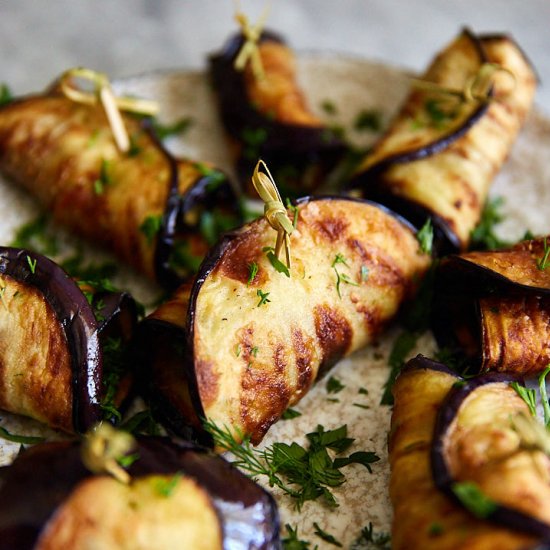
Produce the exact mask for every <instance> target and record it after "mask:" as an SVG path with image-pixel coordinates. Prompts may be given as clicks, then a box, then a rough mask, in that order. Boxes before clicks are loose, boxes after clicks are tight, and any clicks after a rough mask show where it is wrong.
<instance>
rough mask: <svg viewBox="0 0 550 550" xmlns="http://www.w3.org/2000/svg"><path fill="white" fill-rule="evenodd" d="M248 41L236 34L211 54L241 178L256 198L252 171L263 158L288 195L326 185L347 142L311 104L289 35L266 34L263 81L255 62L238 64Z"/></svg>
mask: <svg viewBox="0 0 550 550" xmlns="http://www.w3.org/2000/svg"><path fill="white" fill-rule="evenodd" d="M243 42H244V38H243V36H242V35H235V36H233V37H232V38H231V39H229V40H228V42H227V44H226V45H225V47H224V48H223V50H222V51H221V52H219V53H216V54H215V55H212V56H211V57H210V75H211V78H212V82H213V85H214V89H215V91H216V94H217V99H218V104H219V110H220V114H221V119H222V122H223V124H224V127H225V130H226V132H227V134H228V137H229V139H230V141H231V146H232V149H233V150H234V154H235V156H236V168H237V173H238V175H239V178H240V180H241V182H242V183H243V186H245V187H246V191H247V193H249V194H251V195H252V196H255V195H256V193H255V191H254V188H253V187H252V185H251V183H250V174H252V172H253V170H254V166H255V165H256V162H257V160H258V158H262V159H263V160H264V161H265V162H266V163H267V164H268V166H269V168H270V170H271V172H272V173H273V175H274V177H275V180H276V181H277V185H278V186H279V189H280V191H281V194H282V196H284V197H300V196H304V195H308V194H310V193H312V192H314V191H315V189H316V188H317V187H319V186H320V185H321V184H322V183H323V181H324V178H325V177H326V175H327V173H328V172H329V171H330V170H331V169H332V168H334V167H335V165H336V163H337V161H338V160H340V159H341V157H342V155H343V154H344V152H345V146H344V144H343V142H342V141H341V140H340V139H339V138H338V137H336V135H335V134H334V133H333V132H332V131H331V130H330V128H329V127H327V126H326V125H325V124H324V123H323V122H322V121H321V120H320V119H319V118H318V117H317V116H316V115H314V114H313V113H312V111H311V110H310V108H309V107H308V105H307V104H306V100H305V97H304V94H303V92H302V90H301V89H300V88H299V85H298V82H297V75H296V67H295V64H296V62H295V59H294V54H293V52H292V50H291V49H290V48H289V47H288V46H287V45H286V44H285V43H284V41H283V39H282V38H281V37H280V36H279V35H277V34H275V33H273V32H269V31H265V32H263V33H262V35H261V37H260V40H259V46H258V51H259V56H260V59H261V61H262V65H263V68H264V77H263V78H259V79H258V78H256V76H255V75H254V73H253V71H252V68H251V66H250V63H249V64H248V65H247V66H246V67H245V69H244V71H238V70H236V69H235V67H234V62H235V58H236V57H237V55H238V53H239V51H240V50H241V48H242V46H243Z"/></svg>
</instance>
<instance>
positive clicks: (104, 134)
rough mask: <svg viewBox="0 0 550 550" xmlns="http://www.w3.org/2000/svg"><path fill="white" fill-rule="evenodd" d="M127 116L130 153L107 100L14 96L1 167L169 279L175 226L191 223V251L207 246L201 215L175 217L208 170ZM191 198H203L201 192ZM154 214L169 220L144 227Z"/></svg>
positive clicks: (68, 223) (187, 228)
mask: <svg viewBox="0 0 550 550" xmlns="http://www.w3.org/2000/svg"><path fill="white" fill-rule="evenodd" d="M123 119H124V124H125V126H126V128H127V130H128V133H129V135H130V137H131V142H132V151H133V152H130V153H128V154H125V153H121V152H120V151H119V150H118V148H117V147H116V145H115V142H114V139H113V137H112V132H111V129H110V126H109V124H108V121H107V119H106V115H105V113H104V111H103V109H102V108H101V107H100V106H88V105H81V104H77V103H74V102H72V101H70V100H69V99H67V98H65V97H63V96H61V95H57V94H56V93H55V92H51V93H49V94H46V95H39V96H32V97H29V98H24V99H20V100H17V101H14V102H12V103H10V104H9V105H7V106H5V107H3V108H2V109H0V171H1V172H3V173H4V174H5V175H7V176H8V177H9V178H11V179H12V180H14V181H15V182H17V183H18V184H20V185H22V186H23V187H24V188H26V189H27V190H28V191H30V192H31V193H32V194H33V195H34V196H35V197H37V199H38V200H39V202H40V204H41V205H42V206H43V207H44V208H45V209H47V210H49V211H50V212H51V213H52V215H53V217H54V219H55V220H56V221H57V222H58V223H60V224H61V225H64V226H65V227H68V228H70V229H71V230H74V231H75V232H76V233H77V234H79V235H80V236H82V237H85V238H87V239H89V240H91V241H92V242H94V243H97V244H100V245H102V246H105V247H107V248H109V249H111V250H113V251H114V252H115V253H116V254H117V255H118V256H119V257H120V258H122V259H123V260H124V261H125V262H128V263H129V264H131V265H133V266H134V267H135V268H137V269H138V270H139V271H141V272H143V273H145V274H146V275H147V276H148V277H150V278H151V279H157V280H159V282H161V283H162V284H167V283H166V282H165V281H164V280H160V279H162V277H163V274H162V273H159V271H162V270H163V269H164V270H168V268H169V267H168V266H167V265H161V266H160V267H159V265H158V264H159V263H161V264H167V263H168V261H169V258H168V255H169V251H167V250H164V248H166V246H167V245H166V244H165V243H164V242H161V243H160V245H157V241H158V240H160V241H162V240H163V239H167V240H168V241H169V243H170V245H172V244H173V240H174V238H175V236H176V235H174V234H173V233H174V231H175V230H176V224H179V225H180V226H181V227H184V230H182V229H181V227H180V229H179V231H182V234H181V235H178V236H179V237H181V238H183V239H187V240H188V247H189V252H190V253H192V254H193V255H195V256H203V255H204V254H205V252H206V250H207V248H208V246H207V244H206V242H205V241H204V239H203V238H202V237H201V236H200V234H199V232H198V230H197V229H196V228H195V229H193V227H194V226H195V225H196V223H197V220H193V221H192V222H191V223H189V224H188V225H186V224H187V219H184V220H179V219H176V218H177V216H178V215H182V213H180V210H187V207H186V208H184V204H183V201H184V200H185V199H184V198H183V197H185V195H186V192H187V191H189V190H190V189H191V188H193V187H194V186H195V185H198V184H200V182H201V181H202V180H204V179H205V178H204V174H203V173H202V171H201V169H200V167H199V166H198V165H197V164H196V163H193V162H190V161H187V160H176V159H174V158H173V157H171V156H170V155H169V154H168V153H167V152H166V151H165V150H164V149H163V148H162V147H161V145H160V144H159V143H158V142H157V141H156V139H155V138H154V137H153V135H152V133H151V132H150V131H148V130H147V128H146V126H147V125H146V124H143V123H141V122H140V121H138V120H137V119H135V118H132V117H130V116H123ZM202 193H204V191H202ZM226 198H227V201H228V204H227V205H225V206H227V208H228V209H229V210H231V209H235V208H236V204H229V203H231V202H232V201H231V200H230V199H231V198H232V197H229V196H228V197H226ZM189 200H190V201H191V202H193V201H194V202H196V203H197V204H200V200H201V198H200V197H198V194H197V197H196V198H193V199H189ZM180 202H181V203H182V204H181V205H180ZM171 203H174V204H171ZM211 206H212V205H211ZM188 208H189V210H192V206H191V205H189V207H188ZM170 209H171V210H173V212H171V211H170ZM178 209H180V210H178ZM195 209H196V208H195ZM186 215H187V213H186ZM195 215H198V212H195ZM148 218H157V219H158V218H160V219H162V220H163V226H162V227H161V229H160V231H159V232H158V233H157V234H156V235H155V234H151V235H147V234H146V231H144V230H142V229H140V228H141V226H142V225H143V224H144V222H146V220H147V219H148ZM165 234H166V235H165ZM158 246H161V249H160V250H159V249H158ZM163 247H164V248H163ZM159 254H160V256H162V257H159ZM164 256H166V257H164ZM171 283H172V284H173V281H172V282H171Z"/></svg>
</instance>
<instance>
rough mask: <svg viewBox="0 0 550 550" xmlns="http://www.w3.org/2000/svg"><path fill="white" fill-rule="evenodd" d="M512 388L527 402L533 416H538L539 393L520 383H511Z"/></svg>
mask: <svg viewBox="0 0 550 550" xmlns="http://www.w3.org/2000/svg"><path fill="white" fill-rule="evenodd" d="M510 387H511V388H513V389H514V390H515V391H516V393H517V394H518V395H519V396H520V397H521V398H522V399H523V400H524V401H525V403H526V404H527V406H528V407H529V412H530V413H531V415H532V416H536V415H537V392H536V391H535V390H534V389H533V388H526V387H525V386H523V385H522V384H520V383H519V382H510Z"/></svg>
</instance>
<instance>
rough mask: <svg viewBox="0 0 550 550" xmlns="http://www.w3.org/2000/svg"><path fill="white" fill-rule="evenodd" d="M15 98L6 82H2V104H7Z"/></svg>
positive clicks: (0, 89)
mask: <svg viewBox="0 0 550 550" xmlns="http://www.w3.org/2000/svg"><path fill="white" fill-rule="evenodd" d="M12 100H13V95H12V93H11V90H10V89H9V86H8V85H7V84H5V83H2V84H0V105H7V104H8V103H11V101H12Z"/></svg>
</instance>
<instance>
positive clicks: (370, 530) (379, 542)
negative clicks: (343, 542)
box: [351, 521, 391, 550]
mask: <svg viewBox="0 0 550 550" xmlns="http://www.w3.org/2000/svg"><path fill="white" fill-rule="evenodd" d="M359 548H376V549H378V550H390V548H391V536H390V534H389V533H385V532H381V533H376V532H375V530H374V527H373V525H372V522H370V521H369V524H368V525H367V526H366V527H363V529H361V533H360V535H359V537H357V539H356V540H355V542H354V543H353V544H352V545H351V550H356V549H357V550H359Z"/></svg>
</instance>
